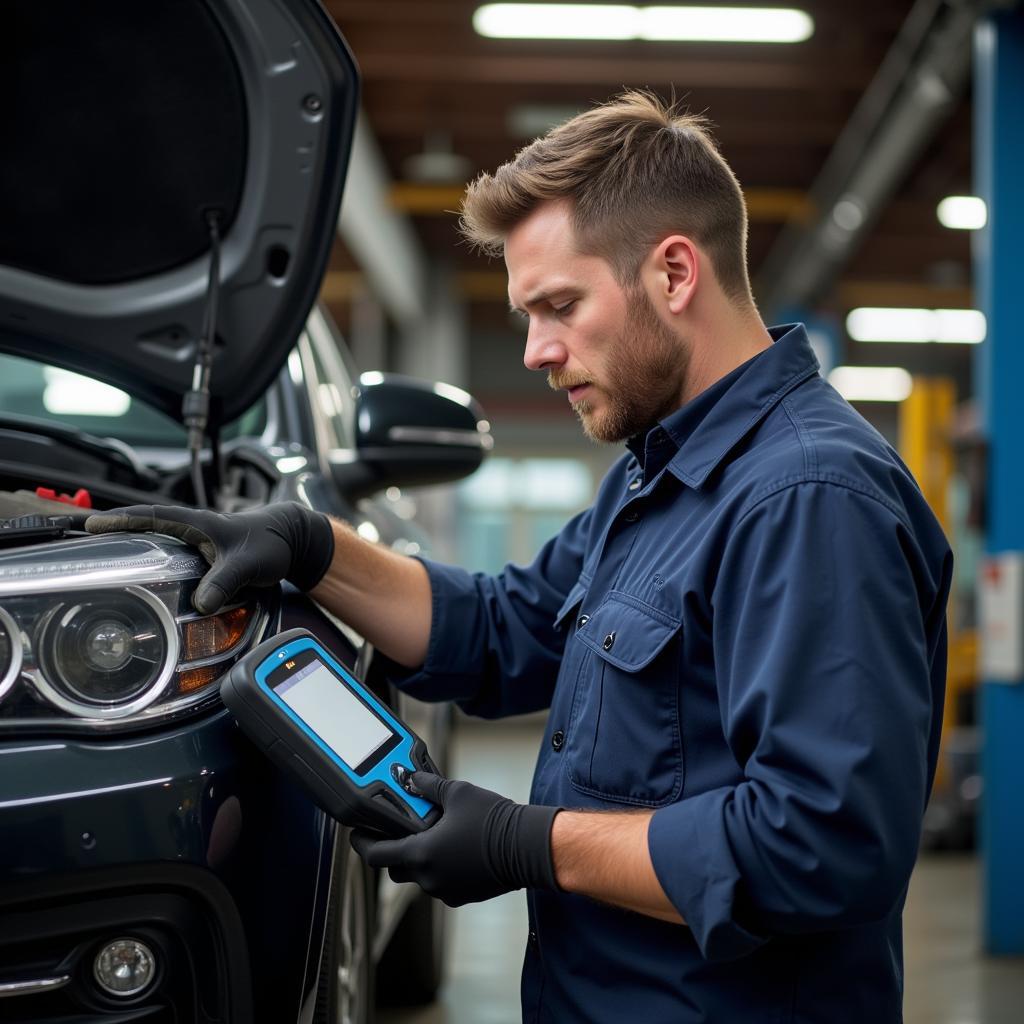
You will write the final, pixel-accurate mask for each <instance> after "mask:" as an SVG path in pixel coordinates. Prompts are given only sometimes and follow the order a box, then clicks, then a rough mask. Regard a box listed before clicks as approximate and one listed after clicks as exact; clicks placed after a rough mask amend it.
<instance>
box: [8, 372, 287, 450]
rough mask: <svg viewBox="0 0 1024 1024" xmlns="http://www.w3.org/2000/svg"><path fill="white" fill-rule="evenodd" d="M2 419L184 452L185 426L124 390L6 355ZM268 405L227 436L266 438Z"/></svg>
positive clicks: (256, 408)
mask: <svg viewBox="0 0 1024 1024" xmlns="http://www.w3.org/2000/svg"><path fill="white" fill-rule="evenodd" d="M0 415H3V416H11V417H20V416H31V417H34V418H36V419H41V420H49V421H51V422H53V423H59V424H60V425H61V426H64V427H72V428H75V429H77V430H81V431H84V432H85V433H88V434H95V435H97V436H99V437H115V438H117V439H118V440H120V441H124V442H125V443H126V444H130V445H135V446H139V447H153V448H184V447H185V441H186V435H185V428H184V427H183V426H182V425H181V424H180V423H178V422H176V421H175V420H173V419H171V417H170V416H166V415H164V413H162V412H160V411H158V410H157V409H154V408H153V407H152V406H151V405H148V404H147V403H146V402H143V401H141V400H140V399H137V398H133V397H132V396H130V395H128V394H127V393H125V392H124V391H121V390H120V389H119V388H115V387H111V386H110V385H109V384H104V383H102V382H101V381H98V380H93V379H92V378H91V377H86V376H84V375H82V374H80V373H72V372H71V371H70V370H63V369H61V368H60V367H56V366H48V365H46V364H45V363H38V362H36V361H35V360H32V359H22V358H20V357H18V356H12V355H7V354H4V353H0ZM266 420H267V412H266V402H265V400H264V399H260V400H259V401H258V402H256V403H255V404H254V405H253V406H251V407H250V408H249V409H248V410H246V412H244V413H243V414H242V415H241V416H240V417H239V418H238V419H237V420H235V421H234V422H233V423H229V424H228V425H227V426H226V427H225V428H224V430H223V432H222V434H221V436H222V438H223V439H224V440H228V439H230V438H232V437H239V436H242V435H254V434H261V433H262V432H263V428H264V427H265V425H266Z"/></svg>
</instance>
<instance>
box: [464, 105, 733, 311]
mask: <svg viewBox="0 0 1024 1024" xmlns="http://www.w3.org/2000/svg"><path fill="white" fill-rule="evenodd" d="M550 199H568V200H570V201H571V202H572V217H571V224H572V228H573V232H574V234H575V237H576V244H577V247H578V248H579V249H580V251H582V252H585V253H588V254H590V255H595V256H600V257H602V258H603V259H605V260H607V262H608V263H609V264H610V266H611V268H612V270H613V272H614V274H615V277H616V279H617V280H618V282H619V283H620V284H621V285H623V286H627V285H630V284H633V283H635V281H636V279H637V276H638V274H639V272H640V266H641V264H642V263H643V260H644V257H645V256H646V255H647V253H648V252H649V251H650V249H651V247H652V246H653V245H655V244H656V243H657V242H658V241H660V240H661V239H662V238H665V237H666V236H668V235H670V234H674V233H679V234H683V235H686V236H687V237H690V238H692V239H693V240H694V241H695V242H697V244H698V245H699V246H700V247H701V248H702V249H703V250H704V251H705V252H706V253H707V255H708V257H709V258H710V260H711V263H712V265H713V269H714V272H715V276H716V277H717V278H718V282H719V284H720V285H721V287H722V290H723V291H724V292H725V293H726V295H728V296H729V297H730V298H731V299H733V300H734V301H740V302H744V301H746V302H749V301H751V295H750V281H749V278H748V276H747V210H746V205H745V203H744V201H743V193H742V191H741V189H740V186H739V182H738V181H737V180H736V176H735V175H734V174H733V173H732V170H731V169H730V167H729V165H728V164H727V163H726V162H725V160H724V159H723V158H722V156H721V154H720V153H719V152H718V149H717V147H716V145H715V142H714V139H713V138H712V136H711V134H710V132H709V131H708V122H707V120H706V118H704V117H701V116H700V115H697V114H688V113H684V112H682V111H681V110H679V109H678V106H677V104H675V103H666V102H664V101H663V100H662V99H660V97H658V96H657V95H656V94H654V93H652V92H648V91H646V90H630V91H628V92H625V93H623V94H622V95H620V96H617V97H616V98H614V99H612V100H609V101H608V102H607V103H604V104H601V105H600V106H598V107H594V108H593V109H592V110H587V111H584V112H583V113H582V114H577V115H576V117H574V118H572V119H571V120H569V121H566V122H565V123H564V124H560V125H558V126H557V127H555V128H552V129H551V131H549V132H548V133H547V134H546V135H543V136H541V137H540V138H538V139H535V140H534V141H533V142H532V143H530V144H529V145H528V146H526V147H524V148H523V149H521V150H520V151H519V152H518V153H517V154H516V155H515V157H513V158H512V159H511V160H509V161H508V162H507V163H504V164H502V165H501V167H499V168H498V169H497V170H496V171H495V172H494V174H486V173H484V174H481V175H480V176H479V177H478V178H477V179H476V180H475V181H473V182H471V183H470V185H469V186H468V188H467V189H466V195H465V198H464V199H463V203H462V218H461V221H460V223H459V226H460V229H461V231H462V234H463V235H464V237H465V238H466V239H467V240H468V241H469V242H470V243H471V244H472V245H473V246H475V247H476V248H478V249H480V250H481V251H483V252H485V253H487V254H488V255H490V256H501V255H502V253H503V251H504V245H505V239H506V237H507V236H508V234H509V232H510V231H511V230H512V229H513V228H514V227H515V226H516V225H517V224H518V223H520V222H521V221H522V220H524V219H525V218H526V217H527V216H528V215H529V214H530V213H532V212H533V210H534V209H535V208H536V207H537V206H539V205H540V204H541V203H543V202H546V201H547V200H550Z"/></svg>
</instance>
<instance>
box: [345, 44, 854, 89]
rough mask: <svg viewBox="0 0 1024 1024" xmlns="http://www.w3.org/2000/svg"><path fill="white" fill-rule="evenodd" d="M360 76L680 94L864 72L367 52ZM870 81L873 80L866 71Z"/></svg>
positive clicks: (799, 83) (835, 84) (845, 82)
mask: <svg viewBox="0 0 1024 1024" xmlns="http://www.w3.org/2000/svg"><path fill="white" fill-rule="evenodd" d="M359 69H360V71H361V73H362V76H363V79H364V80H365V81H367V82H375V81H386V82H389V83H395V82H422V83H429V84H430V85H431V86H432V87H435V88H436V87H437V86H438V85H439V84H443V83H445V82H462V83H467V84H470V85H480V84H482V83H498V84H503V85H520V86H523V85H590V86H599V87H601V88H603V89H608V88H615V87H621V86H623V85H629V84H633V85H664V84H667V83H674V84H675V85H676V87H677V88H678V89H680V90H684V89H692V88H707V87H714V88H718V89H751V88H753V89H796V90H808V89H811V90H813V89H815V88H818V87H820V85H821V82H822V81H823V80H827V81H828V83H829V87H830V88H832V89H836V88H847V89H856V90H859V89H861V88H863V87H864V84H865V78H866V77H867V76H866V73H865V69H863V68H858V67H855V66H850V65H849V64H845V63H844V64H839V65H838V66H837V65H836V64H831V65H825V64H821V65H819V64H807V63H797V62H795V61H793V62H791V61H768V60H711V59H707V58H697V59H685V58H680V59H677V60H666V59H658V60H651V59H645V58H642V57H641V58H626V59H618V58H616V59H610V58H606V57H567V56H559V57H527V56H522V55H520V56H514V57H512V56H502V55H493V56H486V57H484V56H481V57H474V56H460V55H458V54H447V53H393V52H388V53H361V54H360V55H359ZM867 74H870V72H868V73H867Z"/></svg>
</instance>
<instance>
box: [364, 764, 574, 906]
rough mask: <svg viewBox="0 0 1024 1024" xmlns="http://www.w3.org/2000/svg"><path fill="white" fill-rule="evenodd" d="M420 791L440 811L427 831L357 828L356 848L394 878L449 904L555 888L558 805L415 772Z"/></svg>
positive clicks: (427, 773) (368, 861) (374, 865)
mask: <svg viewBox="0 0 1024 1024" xmlns="http://www.w3.org/2000/svg"><path fill="white" fill-rule="evenodd" d="M410 781H411V783H412V786H413V787H414V788H415V791H416V792H417V793H420V794H422V795H423V796H424V797H426V798H427V799H428V800H430V801H431V802H432V803H435V804H437V805H439V806H440V807H441V808H442V809H443V814H442V816H441V819H440V820H439V821H437V822H436V823H435V824H433V825H432V826H431V827H430V828H428V829H427V830H426V831H425V832H419V833H417V834H416V835H411V836H406V837H405V838H403V839H381V838H379V837H378V836H377V835H375V834H373V833H370V832H363V831H356V832H353V833H352V846H353V847H354V848H355V850H356V852H357V853H358V854H359V855H360V856H361V857H362V858H363V859H364V860H365V861H366V863H367V864H369V865H370V866H371V867H375V868H387V869H388V872H389V874H390V875H391V877H392V878H393V879H394V880H395V881H396V882H417V883H418V884H419V885H420V887H421V888H422V889H423V890H424V892H428V893H430V895H431V896H435V897H437V899H439V900H443V901H444V902H445V903H447V904H448V906H450V907H459V906H461V905H462V904H463V903H478V902H480V901H481V900H489V899H492V898H493V897H494V896H500V895H501V894H502V893H506V892H511V891H512V890H513V889H521V888H524V887H526V888H531V889H557V888H558V885H557V883H556V881H555V872H554V868H553V867H552V863H551V823H552V822H553V821H554V819H555V815H556V814H557V813H558V811H559V808H557V807H537V806H534V805H527V804H517V803H515V802H513V801H512V800H506V799H505V797H503V796H499V795H498V794H497V793H492V792H490V790H487V789H480V787H479V786H473V785H471V784H470V783H468V782H456V781H453V780H452V779H442V778H440V777H438V776H437V775H432V774H431V773H429V772H416V773H414V774H413V775H412V776H411V779H410Z"/></svg>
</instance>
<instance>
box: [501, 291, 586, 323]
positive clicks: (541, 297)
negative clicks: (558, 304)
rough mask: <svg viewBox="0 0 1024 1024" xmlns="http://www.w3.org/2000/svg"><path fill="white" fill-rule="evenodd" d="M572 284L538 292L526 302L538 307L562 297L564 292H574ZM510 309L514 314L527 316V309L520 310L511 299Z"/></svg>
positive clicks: (528, 304)
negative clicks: (554, 296)
mask: <svg viewBox="0 0 1024 1024" xmlns="http://www.w3.org/2000/svg"><path fill="white" fill-rule="evenodd" d="M572 287H573V286H572V285H571V284H560V285H557V286H556V287H554V288H551V289H549V290H548V291H546V292H537V293H536V294H535V295H531V296H530V297H529V298H528V299H527V300H526V305H527V306H538V305H540V303H542V302H547V301H549V300H550V299H551V297H552V296H553V295H560V294H561V293H562V292H568V291H571V290H572ZM508 308H509V309H510V310H511V311H512V312H513V313H518V314H519V315H520V316H526V315H527V312H526V310H525V309H520V308H519V306H517V305H515V303H513V302H512V300H511V299H509V303H508Z"/></svg>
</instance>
